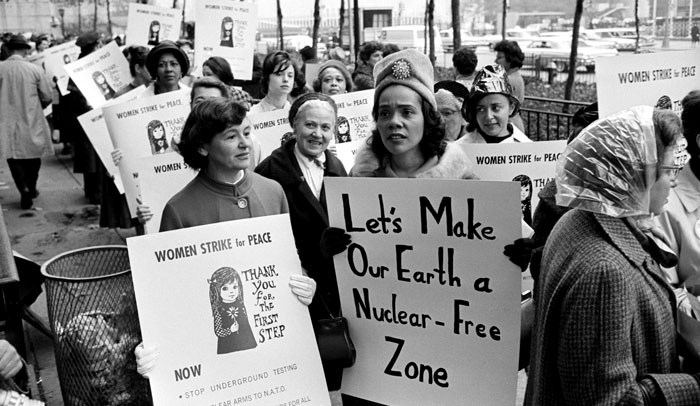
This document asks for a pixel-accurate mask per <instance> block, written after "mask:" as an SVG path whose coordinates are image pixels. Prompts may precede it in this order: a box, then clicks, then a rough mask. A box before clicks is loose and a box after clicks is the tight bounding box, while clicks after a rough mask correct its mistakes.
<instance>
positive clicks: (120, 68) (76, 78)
mask: <svg viewBox="0 0 700 406" xmlns="http://www.w3.org/2000/svg"><path fill="white" fill-rule="evenodd" d="M65 69H66V72H68V75H70V77H71V79H73V82H75V85H76V86H78V89H80V91H81V92H82V93H83V96H85V99H87V101H88V103H90V105H91V106H92V108H98V107H101V106H102V105H103V104H105V103H106V102H107V101H108V100H111V99H113V98H114V96H115V95H116V93H117V92H118V91H120V90H121V89H123V88H125V87H126V86H128V85H129V83H130V82H131V73H130V72H129V61H127V60H126V58H125V57H124V54H122V51H120V50H119V47H118V46H117V43H116V42H114V41H112V42H110V43H109V44H107V45H105V46H104V47H102V48H100V49H98V50H97V51H95V52H93V53H91V54H90V55H87V56H85V57H83V58H81V59H78V60H77V61H75V62H72V63H70V64H68V65H66V66H65Z"/></svg>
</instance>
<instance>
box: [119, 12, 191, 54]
mask: <svg viewBox="0 0 700 406" xmlns="http://www.w3.org/2000/svg"><path fill="white" fill-rule="evenodd" d="M181 21H182V11H181V10H178V9H176V8H165V7H157V6H151V5H147V4H139V3H129V16H128V18H127V20H126V39H127V41H128V43H129V44H130V45H131V44H133V45H146V46H149V47H152V46H155V45H158V44H159V43H160V42H161V41H165V40H169V41H173V42H175V41H177V40H178V39H180V24H181Z"/></svg>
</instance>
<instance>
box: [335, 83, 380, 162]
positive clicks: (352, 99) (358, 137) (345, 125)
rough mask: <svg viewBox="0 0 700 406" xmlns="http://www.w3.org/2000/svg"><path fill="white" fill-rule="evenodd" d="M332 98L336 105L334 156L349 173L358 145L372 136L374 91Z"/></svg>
mask: <svg viewBox="0 0 700 406" xmlns="http://www.w3.org/2000/svg"><path fill="white" fill-rule="evenodd" d="M332 97H333V99H334V100H335V102H336V104H337V105H338V119H337V120H336V138H335V146H336V155H337V157H338V159H340V162H342V163H343V166H345V170H347V171H350V168H352V165H353V164H354V163H355V154H356V153H357V149H358V148H359V146H360V143H362V142H367V137H369V136H370V135H372V130H373V129H374V119H373V118H372V106H373V105H374V89H370V90H362V91H359V92H351V93H344V94H339V95H335V96H332Z"/></svg>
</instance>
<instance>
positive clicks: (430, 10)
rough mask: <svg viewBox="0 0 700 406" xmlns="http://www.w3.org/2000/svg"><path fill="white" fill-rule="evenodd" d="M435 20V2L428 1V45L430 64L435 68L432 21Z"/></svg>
mask: <svg viewBox="0 0 700 406" xmlns="http://www.w3.org/2000/svg"><path fill="white" fill-rule="evenodd" d="M434 19H435V0H428V27H427V31H428V41H429V44H430V47H429V48H430V53H429V54H428V55H430V63H432V64H433V67H435V59H436V58H435V30H433V20H434Z"/></svg>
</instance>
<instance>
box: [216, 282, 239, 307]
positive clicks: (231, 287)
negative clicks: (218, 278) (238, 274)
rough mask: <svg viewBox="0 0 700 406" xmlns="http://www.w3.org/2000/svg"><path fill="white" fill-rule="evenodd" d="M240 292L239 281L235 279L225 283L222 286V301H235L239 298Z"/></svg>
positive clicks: (220, 292)
mask: <svg viewBox="0 0 700 406" xmlns="http://www.w3.org/2000/svg"><path fill="white" fill-rule="evenodd" d="M239 293H240V288H239V287H238V281H237V280H233V281H231V282H229V283H225V284H223V285H222V286H221V289H220V291H219V294H220V295H221V301H222V302H224V303H233V302H235V301H236V300H237V299H238V295H239Z"/></svg>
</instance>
